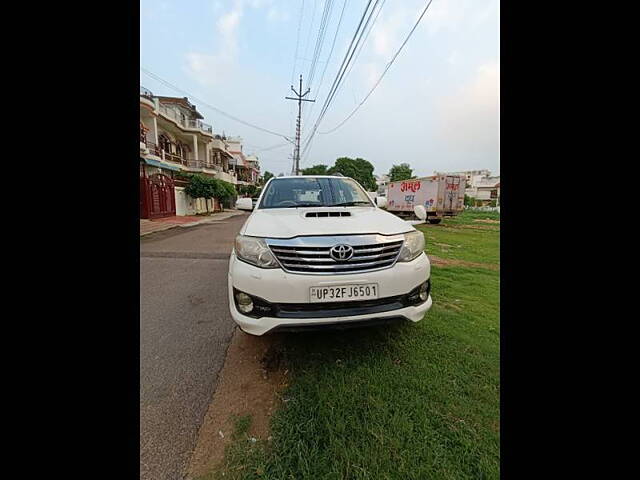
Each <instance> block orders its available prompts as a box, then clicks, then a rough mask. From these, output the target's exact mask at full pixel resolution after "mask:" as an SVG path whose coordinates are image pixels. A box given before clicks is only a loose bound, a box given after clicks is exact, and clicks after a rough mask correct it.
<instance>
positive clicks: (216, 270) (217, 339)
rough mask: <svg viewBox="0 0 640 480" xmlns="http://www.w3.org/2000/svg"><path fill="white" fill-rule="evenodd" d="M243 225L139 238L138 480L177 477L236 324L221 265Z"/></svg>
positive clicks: (233, 222)
mask: <svg viewBox="0 0 640 480" xmlns="http://www.w3.org/2000/svg"><path fill="white" fill-rule="evenodd" d="M246 218H247V216H246V215H238V216H235V217H231V218H228V219H226V220H223V221H221V222H220V223H217V224H208V225H201V226H196V227H191V228H179V227H178V228H174V229H172V230H168V231H164V232H158V233H155V234H152V235H149V236H146V237H143V238H141V239H140V478H141V479H142V480H165V479H166V480H176V479H182V478H183V477H184V473H185V469H186V467H187V464H188V462H189V458H190V456H191V454H192V452H193V448H194V446H195V444H196V441H197V435H198V429H199V428H200V425H201V423H202V420H203V418H204V415H205V413H206V410H207V407H208V405H209V403H210V402H211V399H212V397H213V392H214V390H215V386H216V383H217V377H218V372H219V371H220V369H221V368H222V364H223V362H224V357H225V353H226V350H227V346H228V344H229V341H230V339H231V335H232V333H233V329H234V325H235V324H234V323H233V320H231V317H230V315H229V311H228V306H227V302H228V301H227V269H228V258H229V254H230V253H231V249H232V245H233V239H234V238H235V236H236V234H237V233H238V231H239V230H240V227H241V226H242V224H243V223H244V221H245V220H246Z"/></svg>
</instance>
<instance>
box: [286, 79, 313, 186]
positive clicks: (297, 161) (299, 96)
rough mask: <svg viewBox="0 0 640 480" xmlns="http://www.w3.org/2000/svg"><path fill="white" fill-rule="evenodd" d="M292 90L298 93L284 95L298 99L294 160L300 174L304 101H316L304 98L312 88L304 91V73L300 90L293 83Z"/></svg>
mask: <svg viewBox="0 0 640 480" xmlns="http://www.w3.org/2000/svg"><path fill="white" fill-rule="evenodd" d="M291 90H293V93H295V94H296V96H295V97H284V98H285V99H287V100H297V101H298V119H297V120H296V144H295V149H294V152H293V156H294V161H295V174H296V175H300V128H301V119H300V115H301V113H302V102H315V100H309V99H308V98H304V96H305V95H306V94H307V93H309V91H310V90H311V89H310V88H307V91H306V92H304V93H302V75H300V90H299V91H298V92H296V89H295V88H293V85H291Z"/></svg>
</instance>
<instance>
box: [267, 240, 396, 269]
mask: <svg viewBox="0 0 640 480" xmlns="http://www.w3.org/2000/svg"><path fill="white" fill-rule="evenodd" d="M352 238H354V237H352ZM397 238H398V237H395V239H394V240H393V241H382V242H380V241H376V242H375V243H360V242H357V241H356V242H349V241H346V240H342V239H340V238H339V237H332V239H333V242H332V243H329V244H325V245H323V246H307V245H305V244H304V243H303V242H304V239H298V240H299V241H298V242H296V244H294V245H285V244H284V243H283V242H277V244H274V243H271V242H270V241H267V243H268V244H269V247H270V248H271V251H272V252H273V254H274V255H275V256H276V258H277V259H278V261H279V262H280V264H281V265H282V267H283V268H284V269H285V270H287V271H289V272H295V273H319V274H322V273H324V274H342V273H357V272H362V271H369V270H378V269H381V268H387V267H390V266H392V265H393V264H394V263H395V262H396V260H397V258H398V254H399V253H400V248H401V247H402V243H403V240H402V239H397ZM300 240H301V241H300ZM325 243H326V242H325ZM354 243H358V244H354ZM338 244H345V245H350V246H351V247H353V256H352V257H351V258H350V259H349V260H346V261H336V260H334V259H333V258H331V256H330V254H329V252H330V250H331V248H332V247H333V246H335V245H338Z"/></svg>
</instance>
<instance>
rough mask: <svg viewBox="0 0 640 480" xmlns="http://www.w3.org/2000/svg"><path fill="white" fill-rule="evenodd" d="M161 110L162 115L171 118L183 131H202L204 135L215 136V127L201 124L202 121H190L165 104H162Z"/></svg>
mask: <svg viewBox="0 0 640 480" xmlns="http://www.w3.org/2000/svg"><path fill="white" fill-rule="evenodd" d="M159 110H160V113H161V114H162V115H164V116H165V117H168V118H170V119H171V120H173V121H174V122H176V123H177V124H178V125H179V126H180V127H182V128H183V129H190V130H200V131H201V132H203V133H207V134H209V135H213V127H212V126H211V125H209V124H207V123H204V122H201V121H200V120H192V119H189V118H187V117H185V115H184V114H182V113H180V112H177V111H176V110H174V109H173V108H170V107H167V106H166V105H163V104H160V108H159Z"/></svg>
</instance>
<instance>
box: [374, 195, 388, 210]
mask: <svg viewBox="0 0 640 480" xmlns="http://www.w3.org/2000/svg"><path fill="white" fill-rule="evenodd" d="M376 205H377V206H378V208H384V207H386V206H387V197H376Z"/></svg>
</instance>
